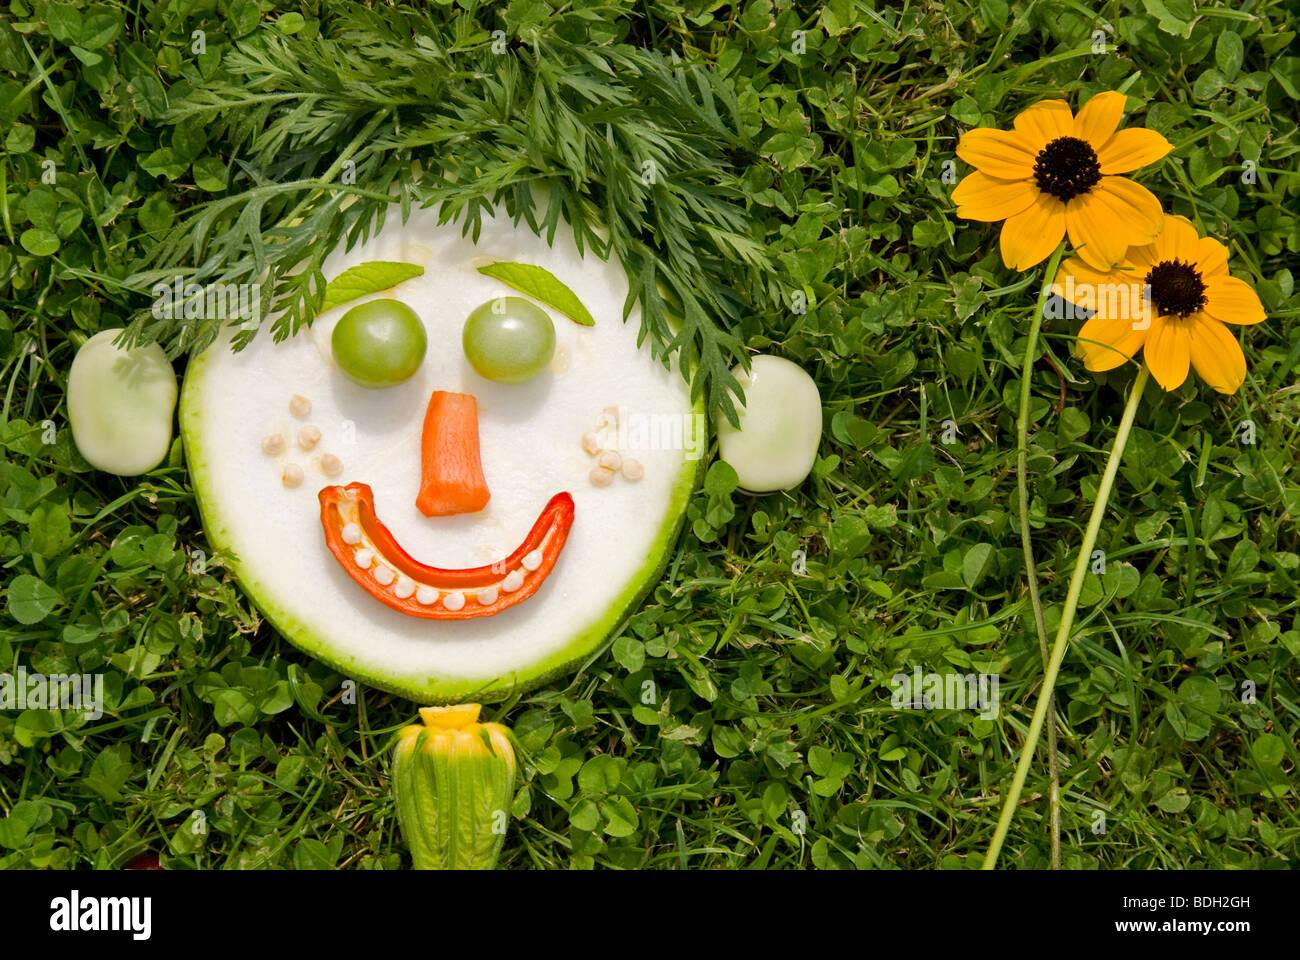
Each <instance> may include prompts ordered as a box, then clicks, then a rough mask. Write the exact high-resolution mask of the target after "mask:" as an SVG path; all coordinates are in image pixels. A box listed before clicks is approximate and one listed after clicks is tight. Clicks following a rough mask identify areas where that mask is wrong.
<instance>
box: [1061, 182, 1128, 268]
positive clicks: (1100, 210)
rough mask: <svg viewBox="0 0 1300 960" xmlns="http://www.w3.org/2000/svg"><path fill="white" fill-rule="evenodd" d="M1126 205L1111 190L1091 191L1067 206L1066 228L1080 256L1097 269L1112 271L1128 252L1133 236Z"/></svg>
mask: <svg viewBox="0 0 1300 960" xmlns="http://www.w3.org/2000/svg"><path fill="white" fill-rule="evenodd" d="M1127 214H1128V210H1127V207H1126V205H1124V204H1122V203H1119V202H1117V201H1116V200H1115V199H1113V197H1112V195H1111V194H1109V193H1105V192H1102V191H1100V190H1092V191H1090V192H1089V193H1086V194H1084V195H1083V196H1081V197H1075V198H1074V199H1073V200H1071V201H1070V202H1069V203H1068V204H1066V206H1065V227H1066V229H1067V230H1069V232H1070V243H1071V245H1072V246H1073V247H1074V249H1075V250H1076V251H1077V252H1078V254H1079V257H1080V259H1082V260H1083V261H1084V263H1087V264H1089V265H1090V266H1092V267H1093V268H1094V269H1096V270H1101V271H1109V270H1110V269H1111V268H1112V267H1114V266H1116V265H1117V264H1118V263H1119V262H1120V260H1121V259H1123V257H1124V254H1125V253H1126V252H1127V251H1128V247H1129V237H1130V236H1131V234H1130V232H1129V228H1128V224H1127V223H1126V222H1125V218H1126V216H1127Z"/></svg>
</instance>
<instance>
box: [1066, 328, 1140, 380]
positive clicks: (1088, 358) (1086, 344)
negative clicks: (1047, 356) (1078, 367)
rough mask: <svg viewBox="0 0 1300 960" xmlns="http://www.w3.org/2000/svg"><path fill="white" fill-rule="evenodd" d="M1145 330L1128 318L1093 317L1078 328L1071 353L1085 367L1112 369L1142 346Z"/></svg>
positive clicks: (1098, 371)
mask: <svg viewBox="0 0 1300 960" xmlns="http://www.w3.org/2000/svg"><path fill="white" fill-rule="evenodd" d="M1147 333H1148V331H1147V330H1145V329H1136V328H1134V326H1133V324H1132V322H1131V321H1128V320H1107V319H1103V318H1101V317H1093V318H1092V319H1091V320H1089V321H1088V322H1087V323H1085V324H1084V325H1083V327H1082V329H1080V330H1079V339H1078V341H1077V343H1076V345H1075V352H1076V353H1078V355H1079V358H1080V359H1082V360H1083V365H1084V366H1085V367H1087V368H1088V369H1089V370H1092V371H1095V372H1097V373H1100V372H1101V371H1103V370H1114V369H1115V368H1116V367H1118V366H1120V365H1121V364H1123V363H1124V362H1125V361H1126V360H1128V359H1129V358H1130V357H1132V356H1133V354H1135V353H1137V352H1138V350H1140V349H1141V348H1142V345H1143V344H1144V343H1145V342H1146V339H1147Z"/></svg>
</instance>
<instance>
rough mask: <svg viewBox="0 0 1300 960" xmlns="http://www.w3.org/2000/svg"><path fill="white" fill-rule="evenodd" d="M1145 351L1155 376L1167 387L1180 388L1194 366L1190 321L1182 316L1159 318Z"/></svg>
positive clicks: (1155, 322) (1152, 325)
mask: <svg viewBox="0 0 1300 960" xmlns="http://www.w3.org/2000/svg"><path fill="white" fill-rule="evenodd" d="M1148 333H1149V335H1148V337H1147V342H1146V346H1145V347H1144V348H1143V351H1142V354H1143V356H1144V357H1145V358H1146V361H1147V366H1148V367H1150V368H1151V376H1153V377H1155V378H1156V383H1158V384H1160V386H1162V387H1164V388H1165V389H1166V390H1177V389H1178V388H1179V387H1181V386H1182V385H1183V381H1184V380H1186V379H1187V370H1188V368H1189V367H1190V366H1191V337H1190V336H1189V335H1188V324H1187V323H1186V322H1184V321H1179V320H1173V321H1170V320H1165V319H1157V320H1155V321H1153V322H1152V324H1151V329H1150V331H1148Z"/></svg>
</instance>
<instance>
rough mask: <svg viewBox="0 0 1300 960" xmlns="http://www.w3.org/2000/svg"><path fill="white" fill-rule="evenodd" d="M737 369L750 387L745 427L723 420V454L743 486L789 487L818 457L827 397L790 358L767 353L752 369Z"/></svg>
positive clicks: (763, 488) (758, 490) (761, 489)
mask: <svg viewBox="0 0 1300 960" xmlns="http://www.w3.org/2000/svg"><path fill="white" fill-rule="evenodd" d="M732 373H733V374H734V375H735V377H736V379H737V380H738V381H739V382H740V385H741V387H742V389H744V391H745V405H744V406H743V407H742V408H740V410H739V411H738V412H739V414H740V428H739V429H737V428H735V427H733V426H732V425H731V424H729V423H728V422H727V421H726V420H722V421H720V422H719V424H718V451H719V456H721V458H722V459H723V460H725V461H727V463H729V464H731V466H732V467H734V468H735V471H736V476H737V477H738V478H739V479H740V486H741V487H743V488H744V489H746V490H749V491H751V492H753V493H770V492H772V491H773V490H789V489H790V488H791V487H796V486H798V485H799V484H800V483H802V482H803V480H804V478H805V477H807V476H808V473H809V471H811V470H812V466H813V461H814V460H816V459H817V445H818V444H819V443H820V442H821V435H822V399H821V394H820V393H818V392H817V384H815V383H813V380H812V377H810V376H808V374H807V373H805V372H804V370H803V368H802V367H798V366H796V365H795V364H793V363H791V362H790V361H789V360H785V359H782V358H781V357H773V356H770V355H766V354H762V355H759V356H756V357H754V358H753V361H752V363H751V367H750V371H749V372H748V373H745V372H744V371H743V370H741V369H740V368H739V367H737V368H736V369H734V370H733V371H732Z"/></svg>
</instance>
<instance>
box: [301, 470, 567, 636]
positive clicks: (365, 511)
mask: <svg viewBox="0 0 1300 960" xmlns="http://www.w3.org/2000/svg"><path fill="white" fill-rule="evenodd" d="M320 506H321V511H320V518H321V525H322V526H323V527H324V529H325V543H326V545H327V546H328V547H329V550H330V553H332V554H334V557H335V559H337V560H338V562H339V564H340V566H342V567H343V569H344V570H345V571H347V574H348V576H350V577H351V578H352V579H353V580H355V581H356V582H357V583H358V584H360V585H361V586H362V588H363V589H365V591H366V592H367V593H369V594H370V595H371V596H372V597H374V598H375V599H377V600H378V601H380V602H381V603H383V604H384V605H385V606H387V607H390V608H391V609H393V610H396V611H397V612H398V613H404V614H407V615H408V616H412V617H422V618H424V619H426V620H468V619H471V618H473V617H487V616H491V615H492V614H495V613H500V612H501V611H502V610H505V609H506V608H508V607H513V606H514V605H515V604H517V603H520V602H522V601H524V600H527V599H528V598H529V597H531V596H532V595H533V594H534V593H536V592H537V588H538V587H540V586H541V585H542V581H543V580H545V579H546V576H547V574H549V573H550V572H551V570H552V568H554V566H555V562H556V560H557V559H558V558H559V556H560V551H561V550H562V549H563V548H564V541H565V540H566V539H567V538H568V536H569V528H570V527H571V526H572V525H573V497H571V496H570V495H569V494H567V493H557V494H556V495H555V496H553V497H552V498H551V499H550V500H549V501H548V502H547V504H546V506H545V507H543V508H542V512H541V514H540V515H539V516H538V518H537V522H536V523H534V524H533V528H532V530H530V531H529V532H528V536H527V537H525V538H524V542H523V543H521V544H520V545H519V547H518V548H517V549H516V550H515V551H514V553H512V554H510V556H508V557H506V558H505V559H504V560H499V561H497V562H496V563H492V564H488V565H487V566H483V567H469V568H465V569H460V570H446V569H443V568H441V567H430V566H426V565H425V564H422V563H420V562H419V561H418V560H415V559H414V558H413V557H411V555H410V554H408V553H407V552H406V551H405V550H403V549H402V547H401V546H400V545H399V544H398V542H397V541H396V539H394V537H393V534H392V533H391V532H390V531H389V529H388V528H387V527H386V526H384V525H383V523H381V522H380V521H379V518H378V517H376V516H375V504H374V493H373V492H372V491H371V489H370V487H369V485H367V484H364V483H349V484H348V485H347V486H346V487H341V486H330V487H325V488H324V489H322V490H321V492H320ZM485 601H486V602H485Z"/></svg>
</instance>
